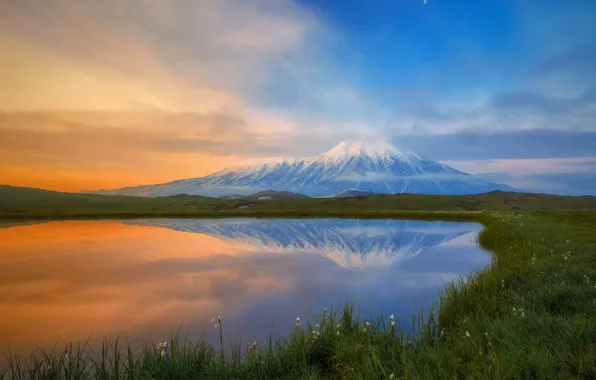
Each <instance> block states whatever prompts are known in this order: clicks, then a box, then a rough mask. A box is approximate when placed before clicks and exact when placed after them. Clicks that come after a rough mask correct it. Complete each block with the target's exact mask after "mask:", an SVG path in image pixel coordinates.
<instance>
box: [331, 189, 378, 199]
mask: <svg viewBox="0 0 596 380" xmlns="http://www.w3.org/2000/svg"><path fill="white" fill-rule="evenodd" d="M373 194H374V193H373V192H372V191H362V190H357V189H347V190H344V191H342V192H341V193H339V194H337V195H336V196H335V198H347V197H364V196H367V195H373Z"/></svg>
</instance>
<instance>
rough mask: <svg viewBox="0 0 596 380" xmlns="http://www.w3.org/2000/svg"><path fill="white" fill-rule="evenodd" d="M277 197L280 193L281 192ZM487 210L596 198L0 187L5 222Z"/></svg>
mask: <svg viewBox="0 0 596 380" xmlns="http://www.w3.org/2000/svg"><path fill="white" fill-rule="evenodd" d="M276 193H278V194H279V193H280V192H276ZM290 194H294V193H290ZM292 196H294V195H292ZM239 207H242V208H239ZM483 210H490V211H512V210H513V211H515V210H522V211H538V210H543V211H548V210H596V197H590V196H574V197H572V196H556V195H547V194H529V193H514V192H499V191H496V192H490V193H485V194H478V195H419V194H399V195H370V196H366V197H350V198H306V199H279V200H266V201H258V200H247V199H221V198H208V197H201V196H196V195H176V196H169V197H158V198H144V197H130V196H120V195H96V194H78V193H61V192H54V191H47V190H41V189H32V188H24V187H13V186H0V217H5V218H8V217H67V216H72V217H77V216H81V217H82V216H90V217H102V216H105V217H109V216H123V217H126V216H128V217H132V216H151V215H154V216H178V215H179V216H232V215H246V216H259V215H260V216H266V215H272V216H280V214H286V215H288V216H325V215H329V216H331V215H342V214H344V213H352V214H354V213H365V214H370V216H374V215H379V214H382V213H391V212H393V213H395V212H411V211H433V212H436V211H448V212H454V211H483ZM371 213H372V214H371ZM373 214H374V215H373ZM388 216H390V215H388Z"/></svg>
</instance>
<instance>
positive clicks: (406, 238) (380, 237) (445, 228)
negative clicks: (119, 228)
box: [124, 219, 480, 269]
mask: <svg viewBox="0 0 596 380" xmlns="http://www.w3.org/2000/svg"><path fill="white" fill-rule="evenodd" d="M124 223H127V224H136V225H143V226H152V227H163V228H168V229H172V230H176V231H183V232H195V233H201V234H206V235H209V236H212V237H215V238H217V239H220V240H223V241H225V242H227V243H229V244H231V245H234V246H235V247H238V248H241V249H242V250H246V251H251V252H261V253H263V252H265V253H271V252H276V253H280V254H283V253H316V254H320V255H322V256H325V257H327V258H329V259H331V260H333V261H335V262H336V263H337V264H338V265H340V266H342V267H345V268H352V269H364V268H380V267H388V266H391V265H396V264H399V263H403V262H405V261H407V260H410V259H412V258H414V257H415V256H417V255H418V254H420V253H421V252H424V251H427V250H429V249H430V248H432V247H435V246H437V245H439V244H443V243H446V242H448V241H451V240H453V239H455V238H457V237H460V236H462V235H465V234H471V233H474V234H475V233H476V232H477V231H478V230H479V228H480V226H479V225H478V224H476V223H456V222H434V223H430V222H424V221H407V220H387V221H383V222H380V221H378V220H355V219H294V220H292V219H277V220H274V219H264V220H257V219H252V220H251V219H216V220H206V219H203V220H196V219H147V220H130V221H125V222H124Z"/></svg>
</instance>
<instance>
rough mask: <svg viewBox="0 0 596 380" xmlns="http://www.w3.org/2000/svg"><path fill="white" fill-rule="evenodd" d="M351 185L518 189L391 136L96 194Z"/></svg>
mask: <svg viewBox="0 0 596 380" xmlns="http://www.w3.org/2000/svg"><path fill="white" fill-rule="evenodd" d="M346 189H357V190H361V191H372V192H373V193H377V194H393V193H420V194H475V193H483V192H488V191H492V190H512V189H511V188H510V187H509V186H507V185H502V184H497V183H493V182H489V181H486V180H484V179H481V178H478V177H475V176H472V175H470V174H468V173H464V172H461V171H459V170H456V169H454V168H451V167H449V166H447V165H443V164H440V163H438V162H435V161H432V160H429V159H427V158H425V157H422V156H420V155H418V154H416V153H414V152H412V151H409V150H407V149H402V148H398V147H397V146H395V145H393V144H390V143H389V142H387V141H385V140H378V139H359V140H350V141H343V142H341V143H339V144H337V145H336V146H335V147H333V148H332V149H330V150H329V151H327V152H325V153H323V154H321V155H318V156H314V157H308V158H298V159H290V158H269V159H265V160H251V161H245V162H244V163H241V164H239V165H237V166H233V167H228V168H225V169H223V170H221V171H219V172H216V173H213V174H210V175H208V176H205V177H201V178H190V179H184V180H177V181H173V182H168V183H163V184H157V185H146V186H135V187H126V188H122V189H117V190H98V191H92V193H99V194H121V195H138V196H150V197H155V196H166V195H175V194H182V193H186V194H193V195H195V194H196V195H205V196H219V195H226V194H232V193H234V194H249V193H254V192H256V191H262V190H283V191H292V192H297V193H302V194H306V195H309V196H311V197H326V196H334V195H336V194H338V193H341V192H342V191H344V190H346Z"/></svg>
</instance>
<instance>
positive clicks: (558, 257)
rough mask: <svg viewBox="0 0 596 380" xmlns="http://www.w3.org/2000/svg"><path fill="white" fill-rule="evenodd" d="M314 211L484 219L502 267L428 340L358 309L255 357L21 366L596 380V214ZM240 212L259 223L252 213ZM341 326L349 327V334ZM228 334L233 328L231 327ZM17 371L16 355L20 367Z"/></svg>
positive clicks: (445, 306) (106, 372)
mask: <svg viewBox="0 0 596 380" xmlns="http://www.w3.org/2000/svg"><path fill="white" fill-rule="evenodd" d="M282 214H285V215H287V216H291V217H296V216H297V215H296V214H292V215H289V214H288V213H287V212H285V213H284V212H277V213H273V214H269V213H268V214H267V215H259V216H274V217H280V216H282ZM304 214H305V215H303V216H321V217H332V216H333V217H339V216H346V217H350V216H351V217H361V216H363V217H374V218H379V217H381V215H385V216H386V217H393V218H395V217H404V218H411V219H418V217H420V218H423V219H426V218H430V219H443V220H461V221H464V220H465V221H477V222H480V223H482V224H484V226H485V229H484V230H483V231H482V232H481V233H480V236H479V241H480V243H481V245H482V246H483V247H484V248H486V249H490V250H491V251H492V252H493V253H494V255H495V260H494V264H493V265H492V266H491V267H489V268H487V269H485V270H483V271H481V272H479V273H478V274H477V275H474V276H472V277H470V278H469V279H468V281H467V282H466V283H465V284H464V283H456V284H451V285H449V286H447V287H446V288H445V289H444V291H443V292H442V294H441V302H440V305H439V308H438V314H437V317H438V318H436V319H430V320H420V321H418V324H417V325H418V329H419V331H420V334H418V335H416V336H415V337H412V336H408V334H407V332H404V331H402V330H400V329H399V328H398V327H399V325H398V326H396V327H395V328H394V329H392V328H391V325H390V321H388V319H387V318H388V316H383V319H382V320H381V319H379V321H371V322H370V323H372V325H371V326H370V327H368V326H367V325H366V322H365V321H362V320H358V319H357V318H354V317H353V316H352V315H351V314H350V310H349V309H346V310H345V311H343V310H342V311H340V312H339V313H337V314H335V312H334V315H335V318H337V320H336V321H331V320H329V319H327V320H323V319H321V320H320V321H312V323H313V326H312V328H311V329H309V328H307V325H306V322H307V321H303V322H302V323H303V325H302V326H301V327H303V329H302V330H301V331H298V330H297V331H295V332H294V333H292V335H291V338H290V339H289V340H288V341H286V342H279V343H275V342H270V345H266V344H262V343H261V344H259V345H258V346H257V348H256V349H254V350H253V349H252V348H251V350H250V355H248V356H246V355H240V353H241V352H242V351H245V350H246V347H240V346H239V347H235V349H234V350H233V351H230V346H229V345H227V344H223V347H224V350H225V351H226V355H225V359H224V360H223V361H222V359H221V358H220V354H221V347H211V346H209V345H207V344H204V343H202V342H199V343H197V342H194V344H192V345H190V344H189V343H188V342H187V343H186V345H185V343H184V342H182V341H180V342H176V339H173V340H172V341H170V342H169V345H168V346H169V348H167V349H166V350H163V351H164V356H163V357H162V356H161V352H162V350H161V349H159V348H157V347H156V346H151V347H147V350H146V351H145V352H144V353H142V354H141V355H140V356H138V357H136V359H134V360H132V359H131V361H125V360H124V359H125V357H126V356H127V349H126V347H124V348H123V349H122V348H121V347H113V346H112V347H109V346H106V347H105V351H100V356H99V357H97V358H95V360H94V361H91V360H90V358H88V357H86V354H85V355H83V354H82V353H80V354H79V353H77V352H76V350H75V351H73V352H71V353H69V355H68V357H69V359H68V360H65V359H64V357H65V355H64V351H62V350H58V352H54V354H53V355H49V356H47V357H45V356H42V355H40V354H39V353H38V354H37V364H35V361H31V360H29V362H28V363H24V362H22V361H21V362H20V368H21V369H23V368H28V369H33V370H34V371H35V372H36V373H37V374H38V375H39V376H40V377H52V378H54V377H53V376H54V375H56V377H55V378H68V376H67V375H69V374H70V378H87V377H89V376H97V377H98V378H105V379H107V378H115V377H116V373H118V374H119V376H120V377H121V378H141V377H142V376H153V377H156V378H160V377H161V376H162V375H163V376H166V377H178V376H180V377H184V376H194V377H200V378H243V379H245V378H255V379H256V378H305V376H306V377H307V378H329V377H331V378H390V376H391V374H393V376H394V378H401V377H404V378H412V377H415V378H425V379H433V378H437V379H444V378H454V377H464V378H469V377H472V378H496V379H501V378H503V379H504V378H520V379H522V378H523V379H528V378H548V377H556V378H593V377H594V376H596V355H595V353H596V346H595V345H594V342H595V341H596V323H594V317H593V315H596V268H595V267H594V263H595V262H596V236H594V233H593V231H594V228H595V227H596V214H595V213H593V212H586V211H583V212H582V211H575V212H573V211H558V212H532V213H512V212H486V211H485V212H463V213H462V212H385V211H383V212H380V211H375V212H373V211H370V212H352V213H350V212H342V213H337V212H335V213H334V212H320V213H316V214H308V213H304ZM78 216H79V215H77V217H78ZM146 216H147V215H143V217H146ZM226 216H227V215H226ZM234 216H246V217H250V216H255V215H254V214H251V213H250V212H242V213H238V214H235V215H234ZM301 216H302V215H301ZM417 216H418V217H417ZM118 217H122V215H118ZM211 217H212V216H211ZM452 218H453V219H452ZM214 312H215V311H214ZM330 313H331V311H330ZM315 323H318V324H319V325H320V326H324V324H325V323H326V324H327V325H326V326H327V328H317V327H315V326H314V324H315ZM337 324H340V325H342V326H344V328H345V330H344V331H339V335H337V333H338V329H337V328H336V327H335V326H337ZM222 326H223V327H222V328H223V330H224V332H225V321H223V322H222ZM364 329H366V330H367V331H363V330H364ZM312 331H315V333H313V332H312ZM313 334H314V335H316V338H315V339H314V340H313V339H312V338H313ZM319 334H320V335H319ZM410 342H411V343H410ZM52 356H53V359H52ZM51 360H53V363H54V364H53V365H50V364H51V363H50V362H51ZM16 363H17V362H16V361H14V358H13V365H15V366H16ZM14 369H16V367H13V370H14ZM6 376H8V372H7V375H6ZM6 376H5V378H13V377H6ZM14 378H25V377H14Z"/></svg>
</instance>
